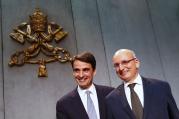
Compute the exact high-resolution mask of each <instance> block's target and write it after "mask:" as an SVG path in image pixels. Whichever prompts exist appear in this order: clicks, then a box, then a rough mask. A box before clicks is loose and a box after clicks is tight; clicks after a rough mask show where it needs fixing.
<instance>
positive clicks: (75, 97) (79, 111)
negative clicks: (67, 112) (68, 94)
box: [72, 89, 89, 119]
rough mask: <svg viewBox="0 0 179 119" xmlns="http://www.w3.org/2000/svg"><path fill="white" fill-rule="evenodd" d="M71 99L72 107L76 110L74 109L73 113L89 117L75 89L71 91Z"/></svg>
mask: <svg viewBox="0 0 179 119" xmlns="http://www.w3.org/2000/svg"><path fill="white" fill-rule="evenodd" d="M72 100H73V104H74V107H76V110H74V113H77V114H79V117H80V118H81V119H89V118H88V114H87V112H86V110H85V108H84V106H83V103H82V101H81V98H80V96H79V94H78V91H77V89H75V90H74V91H73V95H72ZM74 107H72V108H74Z"/></svg>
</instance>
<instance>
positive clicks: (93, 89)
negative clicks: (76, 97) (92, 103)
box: [77, 84, 96, 94]
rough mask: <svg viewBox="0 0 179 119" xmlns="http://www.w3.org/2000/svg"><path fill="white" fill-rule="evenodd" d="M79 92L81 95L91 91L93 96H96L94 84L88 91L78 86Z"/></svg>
mask: <svg viewBox="0 0 179 119" xmlns="http://www.w3.org/2000/svg"><path fill="white" fill-rule="evenodd" d="M77 90H78V92H79V93H81V94H86V91H87V90H88V91H90V92H91V93H92V94H95V92H96V90H95V86H94V84H92V85H91V86H90V87H89V88H88V89H82V88H80V86H79V85H78V87H77Z"/></svg>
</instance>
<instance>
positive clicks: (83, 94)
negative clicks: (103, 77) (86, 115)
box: [77, 84, 100, 119]
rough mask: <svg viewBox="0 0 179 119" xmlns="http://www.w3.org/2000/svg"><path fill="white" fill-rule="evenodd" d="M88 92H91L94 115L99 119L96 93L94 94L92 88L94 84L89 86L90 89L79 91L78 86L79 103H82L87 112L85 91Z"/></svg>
mask: <svg viewBox="0 0 179 119" xmlns="http://www.w3.org/2000/svg"><path fill="white" fill-rule="evenodd" d="M87 90H89V91H90V92H91V94H90V97H91V99H92V101H93V103H94V107H95V111H96V114H97V118H98V119H100V114H99V104H98V96H97V93H96V88H95V86H94V84H92V85H91V86H90V88H88V89H85V90H84V89H81V88H80V87H79V86H78V89H77V91H78V93H79V95H80V98H81V101H82V103H83V106H84V107H85V110H86V112H87V94H86V91H87Z"/></svg>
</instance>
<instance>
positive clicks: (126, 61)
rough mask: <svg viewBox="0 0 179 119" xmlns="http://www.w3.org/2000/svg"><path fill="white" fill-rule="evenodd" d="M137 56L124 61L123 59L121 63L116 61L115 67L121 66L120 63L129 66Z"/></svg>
mask: <svg viewBox="0 0 179 119" xmlns="http://www.w3.org/2000/svg"><path fill="white" fill-rule="evenodd" d="M135 59H136V58H132V59H130V60H123V61H121V63H115V64H114V68H119V67H120V65H122V66H127V65H128V64H129V63H130V62H131V61H132V60H135Z"/></svg>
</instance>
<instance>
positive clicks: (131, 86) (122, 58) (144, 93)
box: [106, 49, 179, 119]
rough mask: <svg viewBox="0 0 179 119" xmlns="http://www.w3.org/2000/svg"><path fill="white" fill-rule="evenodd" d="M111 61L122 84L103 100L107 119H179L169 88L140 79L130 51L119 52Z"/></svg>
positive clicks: (138, 63) (163, 83) (152, 80)
mask: <svg viewBox="0 0 179 119" xmlns="http://www.w3.org/2000/svg"><path fill="white" fill-rule="evenodd" d="M112 61H113V65H114V68H115V71H116V74H117V75H118V77H119V78H120V79H121V80H123V83H122V84H121V85H119V86H118V87H117V88H116V89H115V90H113V91H112V92H111V93H110V94H108V96H107V97H106V103H107V109H108V111H107V112H108V119H179V111H178V108H177V105H176V103H175V100H174V98H173V96H172V93H171V89H170V86H169V84H168V83H167V82H164V81H161V80H156V79H151V78H144V77H142V76H140V74H139V66H140V61H139V60H138V58H137V57H136V55H135V53H134V51H132V50H129V49H120V50H118V51H116V52H115V54H114V56H113V59H112Z"/></svg>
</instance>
